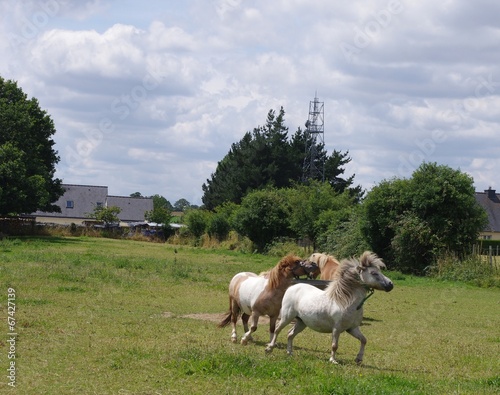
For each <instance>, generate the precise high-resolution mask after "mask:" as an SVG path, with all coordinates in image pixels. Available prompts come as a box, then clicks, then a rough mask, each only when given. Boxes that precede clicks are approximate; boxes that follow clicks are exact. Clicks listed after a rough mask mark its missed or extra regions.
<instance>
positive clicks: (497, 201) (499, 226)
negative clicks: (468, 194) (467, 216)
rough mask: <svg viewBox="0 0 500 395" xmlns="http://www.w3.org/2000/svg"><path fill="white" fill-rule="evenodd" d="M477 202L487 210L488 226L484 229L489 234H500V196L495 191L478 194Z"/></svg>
mask: <svg viewBox="0 0 500 395" xmlns="http://www.w3.org/2000/svg"><path fill="white" fill-rule="evenodd" d="M476 201H477V202H478V203H479V204H480V205H481V207H483V208H484V209H485V210H486V214H487V215H488V225H487V226H486V228H485V229H484V230H485V231H488V232H500V195H499V194H497V193H496V191H495V190H494V189H491V188H489V189H486V190H485V191H484V192H476Z"/></svg>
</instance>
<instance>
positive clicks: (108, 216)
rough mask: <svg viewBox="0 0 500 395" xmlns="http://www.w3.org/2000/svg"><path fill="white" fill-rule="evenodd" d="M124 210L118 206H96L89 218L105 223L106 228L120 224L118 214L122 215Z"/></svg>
mask: <svg viewBox="0 0 500 395" xmlns="http://www.w3.org/2000/svg"><path fill="white" fill-rule="evenodd" d="M121 211H122V209H121V208H120V207H118V206H109V207H104V206H102V205H99V206H95V207H94V211H93V212H92V213H89V214H87V215H88V217H89V218H94V219H95V220H97V221H102V222H104V226H105V227H109V226H111V225H112V224H115V223H117V222H120V219H119V218H118V214H120V213H121Z"/></svg>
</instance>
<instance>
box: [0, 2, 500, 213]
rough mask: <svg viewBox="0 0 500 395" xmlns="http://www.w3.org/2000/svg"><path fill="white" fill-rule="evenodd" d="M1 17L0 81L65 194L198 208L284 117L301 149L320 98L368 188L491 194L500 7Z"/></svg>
mask: <svg viewBox="0 0 500 395" xmlns="http://www.w3.org/2000/svg"><path fill="white" fill-rule="evenodd" d="M1 5H2V9H4V10H5V12H4V13H3V15H2V24H0V75H1V76H2V77H4V78H11V79H15V80H17V81H18V82H19V85H20V86H21V87H22V89H23V90H24V91H25V92H26V93H27V94H28V95H29V96H35V97H37V98H38V99H39V102H40V104H41V106H42V108H44V109H47V111H48V112H49V114H50V115H51V116H52V118H53V119H54V122H55V125H56V128H57V134H56V135H55V140H56V148H57V149H58V150H59V154H60V156H61V162H60V164H59V166H58V176H59V177H62V178H63V180H64V181H65V182H71V183H92V184H94V183H98V184H103V185H109V187H110V192H112V193H113V194H124V195H128V194H129V193H132V192H135V191H141V193H143V194H155V193H159V194H162V195H164V196H165V197H166V198H167V199H169V200H171V201H175V200H177V199H179V198H181V197H184V198H187V199H188V200H192V202H193V203H198V204H199V203H201V195H202V191H201V185H202V184H203V183H204V182H205V181H206V179H207V178H209V177H210V174H211V173H212V172H213V171H214V170H215V168H216V165H217V162H218V161H220V160H221V159H222V158H223V157H224V155H225V154H226V153H227V152H228V150H229V148H230V145H231V144H232V143H234V142H236V141H239V140H240V139H241V138H242V137H243V135H244V133H245V132H247V131H250V130H252V129H253V128H254V127H257V126H259V125H262V124H263V123H264V122H265V119H266V115H267V112H268V111H269V110H270V109H275V110H278V109H279V107H280V106H283V107H284V109H285V111H286V120H287V124H288V126H289V130H290V133H294V132H295V130H296V129H297V127H303V125H304V122H305V120H306V119H307V115H308V114H307V113H308V105H309V101H310V100H312V99H313V97H314V93H315V92H316V91H317V92H318V96H319V98H320V100H321V101H324V102H325V107H324V108H325V144H326V148H327V149H328V150H329V152H332V151H333V149H337V150H342V151H349V153H350V156H351V158H352V162H351V163H350V164H349V165H348V166H347V171H346V175H350V174H351V173H354V172H355V173H356V179H355V182H356V183H357V184H361V185H362V186H363V187H364V188H370V187H372V186H373V185H374V184H376V183H377V182H379V181H380V180H381V179H383V178H391V177H393V176H407V175H409V174H411V171H412V170H413V169H415V168H416V167H417V166H418V165H419V161H421V160H427V161H435V162H438V163H442V164H448V165H450V166H452V167H456V168H460V169H461V170H463V171H467V172H469V173H470V174H471V175H472V176H473V177H474V179H475V181H476V186H477V188H478V189H479V190H481V189H485V188H487V187H488V186H490V185H491V186H492V187H493V188H495V179H496V173H497V172H496V168H497V167H498V159H497V158H496V157H497V155H498V154H497V152H498V150H499V149H500V137H497V136H498V133H497V131H498V128H499V126H500V125H499V124H500V112H499V110H498V108H499V104H500V99H499V97H500V95H499V92H500V74H499V73H498V63H499V61H500V44H499V43H500V22H499V21H498V18H497V17H496V16H497V15H498V14H499V11H500V4H497V3H496V2H492V1H487V0H482V1H480V2H479V3H478V2H475V3H471V2H467V1H465V0H454V1H445V2H442V3H439V4H437V3H436V2H435V1H430V0H424V1H421V2H418V3H416V2H407V1H404V0H391V1H388V0H377V1H373V2H371V3H370V4H364V5H361V4H357V3H355V2H347V1H341V2H331V1H327V0H314V1H302V0H292V1H277V2H268V1H264V0H258V1H255V2H253V3H252V4H251V5H249V3H248V2H245V1H241V0H217V1H215V2H205V1H201V0H190V1H186V2H182V3H181V2H178V3H175V4H170V3H165V2H161V1H157V0H152V1H150V2H148V3H144V2H139V1H131V2H127V3H122V2H117V1H113V0H108V1H105V0H102V1H97V0H96V1H82V2H71V1H69V0H45V1H42V2H38V1H25V2H23V4H22V6H21V5H20V3H19V2H16V1H13V0H4V1H2V2H1ZM349 46H350V47H349ZM346 48H349V49H350V50H351V52H352V53H351V54H352V57H351V58H350V57H349V56H347V55H349V54H348V53H346ZM439 133H442V134H441V135H439ZM497 189H500V187H499V188H497Z"/></svg>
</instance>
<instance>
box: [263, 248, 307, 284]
mask: <svg viewBox="0 0 500 395" xmlns="http://www.w3.org/2000/svg"><path fill="white" fill-rule="evenodd" d="M297 261H300V258H299V257H298V256H295V255H292V254H290V255H287V256H285V257H283V258H281V260H280V261H279V262H278V264H277V265H276V266H275V267H273V268H272V269H271V270H269V271H268V272H264V273H261V275H263V274H265V277H266V278H267V279H268V283H267V284H268V285H267V286H268V287H269V288H271V289H274V288H277V287H279V286H280V284H281V283H282V281H283V280H284V279H285V278H287V276H286V275H283V274H284V272H285V271H286V269H287V268H288V267H291V266H293V265H295V262H297Z"/></svg>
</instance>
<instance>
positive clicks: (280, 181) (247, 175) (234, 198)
mask: <svg viewBox="0 0 500 395" xmlns="http://www.w3.org/2000/svg"><path fill="white" fill-rule="evenodd" d="M308 139H310V140H309V141H308ZM311 139H312V138H311V137H310V136H308V135H306V134H305V133H304V132H303V131H302V130H301V129H300V128H299V129H298V130H297V132H296V133H295V134H294V135H293V136H292V138H291V140H290V141H289V140H288V128H287V127H286V126H285V111H284V110H283V107H282V108H281V109H280V111H279V114H276V112H275V111H274V110H270V111H269V112H268V114H267V120H266V124H265V126H260V127H257V128H254V130H253V132H247V133H246V134H245V135H244V137H243V138H242V139H241V140H240V141H239V142H238V143H234V144H232V146H231V149H230V151H229V152H228V154H227V155H226V156H225V157H224V158H223V159H222V160H221V161H220V162H219V163H218V165H217V169H216V171H215V173H213V174H212V175H211V179H209V180H207V182H206V183H205V184H203V186H202V188H203V192H204V195H203V197H202V200H203V203H204V205H205V207H206V208H207V209H209V210H213V209H214V208H215V207H217V206H219V205H221V204H222V203H224V202H228V201H229V202H234V203H236V204H239V203H241V201H242V199H243V197H244V196H245V195H247V194H248V193H249V192H251V191H254V190H258V189H263V188H265V187H267V186H274V187H276V188H286V187H290V186H291V185H292V184H293V183H294V182H299V181H302V178H303V174H302V169H303V162H304V158H305V148H306V145H307V144H312V140H311ZM316 151H317V155H318V158H317V161H318V162H319V161H324V162H325V166H326V173H327V174H326V175H325V179H326V180H328V182H329V183H330V184H331V185H332V186H333V187H334V188H335V189H336V190H337V191H339V192H342V191H343V190H344V189H345V188H347V187H349V186H350V185H351V184H352V181H353V178H354V176H352V177H349V178H347V179H345V180H344V179H342V178H341V177H340V175H342V174H343V173H344V169H343V168H342V167H341V166H343V165H345V164H347V163H349V161H350V158H348V157H347V154H342V153H340V152H338V151H335V152H334V154H333V155H332V156H331V157H328V156H327V154H326V151H325V150H324V144H318V145H317V147H316ZM359 190H360V188H359V187H358V188H357V189H353V191H355V192H354V193H359Z"/></svg>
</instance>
